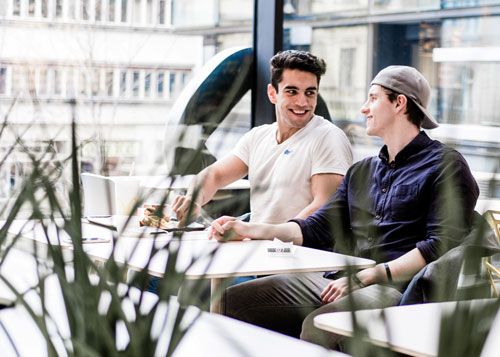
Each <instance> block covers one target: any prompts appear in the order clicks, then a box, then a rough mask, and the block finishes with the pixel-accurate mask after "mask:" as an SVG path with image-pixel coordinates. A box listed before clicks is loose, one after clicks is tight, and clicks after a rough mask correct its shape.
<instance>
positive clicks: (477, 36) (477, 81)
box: [435, 17, 500, 125]
mask: <svg viewBox="0 0 500 357" xmlns="http://www.w3.org/2000/svg"><path fill="white" fill-rule="evenodd" d="M498 26H500V17H484V18H469V19H456V20H445V21H443V26H442V31H441V32H442V35H441V36H442V39H441V43H442V47H441V48H440V49H439V50H438V51H437V54H439V56H438V57H435V58H436V60H439V64H440V67H439V69H440V70H439V89H440V98H441V101H440V103H439V105H440V111H441V113H442V121H443V122H444V123H454V124H483V125H500V117H499V116H498V113H499V110H500V102H499V101H498V100H496V99H495V98H498V97H499V96H500V83H499V82H498V80H497V79H498V73H500V47H499V46H500V33H499V32H498V31H497V30H496V29H498ZM495 53H496V56H495ZM485 55H488V56H489V59H490V60H489V61H486V60H485V57H484V56H485ZM495 57H496V60H495Z"/></svg>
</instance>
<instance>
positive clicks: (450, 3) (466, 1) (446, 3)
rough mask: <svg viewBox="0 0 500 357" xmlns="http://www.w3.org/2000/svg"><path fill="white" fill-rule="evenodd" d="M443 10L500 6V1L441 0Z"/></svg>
mask: <svg viewBox="0 0 500 357" xmlns="http://www.w3.org/2000/svg"><path fill="white" fill-rule="evenodd" d="M441 4H442V5H441V6H442V7H443V9H451V8H457V7H470V6H478V5H495V4H500V1H499V0H441Z"/></svg>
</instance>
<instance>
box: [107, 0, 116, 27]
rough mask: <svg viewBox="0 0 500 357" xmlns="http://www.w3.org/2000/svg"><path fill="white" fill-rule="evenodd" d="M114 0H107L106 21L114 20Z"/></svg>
mask: <svg viewBox="0 0 500 357" xmlns="http://www.w3.org/2000/svg"><path fill="white" fill-rule="evenodd" d="M115 14H116V0H108V21H109V22H115V18H116V17H115Z"/></svg>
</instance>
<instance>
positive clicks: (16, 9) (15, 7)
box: [12, 0, 21, 16]
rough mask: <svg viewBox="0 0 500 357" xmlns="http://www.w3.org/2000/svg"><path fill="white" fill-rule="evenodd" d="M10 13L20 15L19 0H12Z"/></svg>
mask: <svg viewBox="0 0 500 357" xmlns="http://www.w3.org/2000/svg"><path fill="white" fill-rule="evenodd" d="M12 15H13V16H21V0H14V1H13V2H12Z"/></svg>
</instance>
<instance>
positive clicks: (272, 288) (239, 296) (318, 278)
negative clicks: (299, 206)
mask: <svg viewBox="0 0 500 357" xmlns="http://www.w3.org/2000/svg"><path fill="white" fill-rule="evenodd" d="M330 281H331V280H330V279H326V278H323V273H305V274H280V275H273V276H268V277H264V278H258V279H255V280H252V281H249V282H246V283H242V284H239V285H235V286H231V287H229V288H227V289H226V291H225V300H224V301H225V305H224V306H223V311H224V314H225V315H227V316H229V317H233V318H235V319H238V320H241V321H245V322H248V323H251V324H254V325H257V326H261V327H264V328H267V329H271V330H274V331H277V332H281V333H284V334H286V335H289V336H293V337H297V338H298V337H300V338H301V339H303V340H306V341H309V342H313V343H316V344H319V345H322V346H324V347H327V348H331V349H335V348H337V345H338V343H339V342H340V341H341V340H342V339H343V338H342V336H339V335H335V334H333V333H329V332H326V331H323V330H320V329H318V328H316V327H314V324H313V319H314V317H315V316H316V315H318V314H322V313H327V312H337V311H349V310H351V309H352V305H351V299H349V298H348V297H347V296H346V297H343V298H341V299H339V300H337V301H335V302H332V303H329V304H326V305H323V304H322V303H321V300H320V294H321V292H322V291H323V289H324V288H325V287H326V285H327V284H328V283H329V282H330ZM352 298H353V299H352V300H353V301H354V306H355V309H357V310H361V309H374V308H384V307H389V306H394V305H396V304H397V303H398V302H399V299H400V298H401V293H400V292H399V291H398V290H397V289H396V288H393V287H388V286H382V285H371V286H368V287H366V288H363V289H359V290H356V291H354V292H353V293H352Z"/></svg>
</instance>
